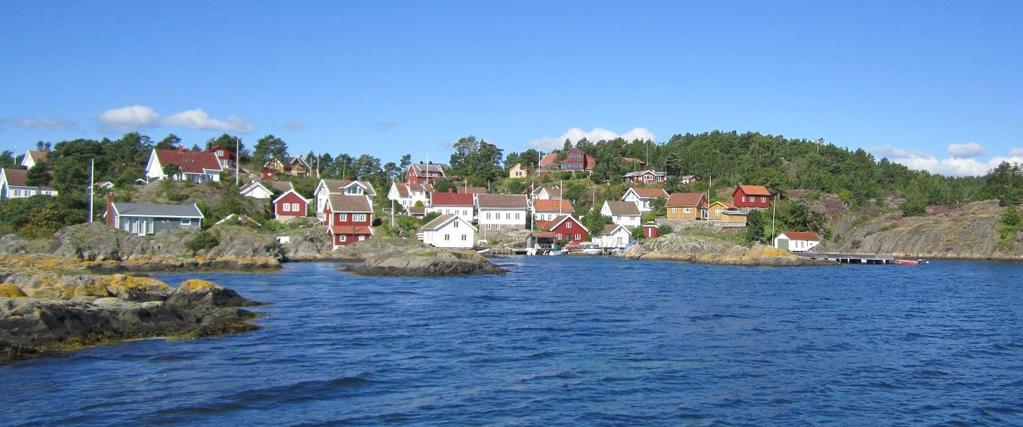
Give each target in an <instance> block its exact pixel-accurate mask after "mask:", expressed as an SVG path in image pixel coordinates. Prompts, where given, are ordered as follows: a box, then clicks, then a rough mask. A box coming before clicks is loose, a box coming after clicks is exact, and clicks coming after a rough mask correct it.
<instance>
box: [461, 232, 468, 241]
mask: <svg viewBox="0 0 1023 427" xmlns="http://www.w3.org/2000/svg"><path fill="white" fill-rule="evenodd" d="M466 240H468V239H466V237H465V234H463V235H462V241H463V242H464V241H466Z"/></svg>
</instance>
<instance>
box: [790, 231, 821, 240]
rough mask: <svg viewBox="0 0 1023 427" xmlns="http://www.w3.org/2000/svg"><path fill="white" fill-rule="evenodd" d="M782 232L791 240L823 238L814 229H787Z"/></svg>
mask: <svg viewBox="0 0 1023 427" xmlns="http://www.w3.org/2000/svg"><path fill="white" fill-rule="evenodd" d="M782 234H784V235H785V236H786V237H788V238H789V240H813V241H817V242H819V241H820V240H821V238H820V237H818V236H817V233H814V232H812V231H786V232H784V233H782Z"/></svg>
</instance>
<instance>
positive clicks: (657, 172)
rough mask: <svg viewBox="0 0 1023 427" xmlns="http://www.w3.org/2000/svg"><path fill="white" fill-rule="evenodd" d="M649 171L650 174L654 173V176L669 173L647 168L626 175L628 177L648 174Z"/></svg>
mask: <svg viewBox="0 0 1023 427" xmlns="http://www.w3.org/2000/svg"><path fill="white" fill-rule="evenodd" d="M648 173H649V174H653V175H654V176H665V175H667V173H665V172H661V171H655V170H645V171H635V172H629V173H627V174H625V177H626V178H632V177H634V176H643V175H646V174H648Z"/></svg>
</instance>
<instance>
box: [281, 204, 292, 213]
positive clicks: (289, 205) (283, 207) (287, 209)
mask: <svg viewBox="0 0 1023 427" xmlns="http://www.w3.org/2000/svg"><path fill="white" fill-rule="evenodd" d="M281 210H282V211H284V212H291V203H285V204H284V205H283V206H282V207H281Z"/></svg>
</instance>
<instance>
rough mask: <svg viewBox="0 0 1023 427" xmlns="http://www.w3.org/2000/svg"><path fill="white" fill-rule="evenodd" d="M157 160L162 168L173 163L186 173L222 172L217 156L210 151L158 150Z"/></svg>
mask: <svg viewBox="0 0 1023 427" xmlns="http://www.w3.org/2000/svg"><path fill="white" fill-rule="evenodd" d="M156 158H157V159H159V160H160V166H161V167H163V166H167V165H169V164H172V163H173V164H175V165H178V167H180V168H181V171H182V172H185V173H206V171H207V170H210V171H220V170H221V168H220V161H219V160H217V156H216V155H214V154H213V153H211V152H209V151H185V150H156Z"/></svg>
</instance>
